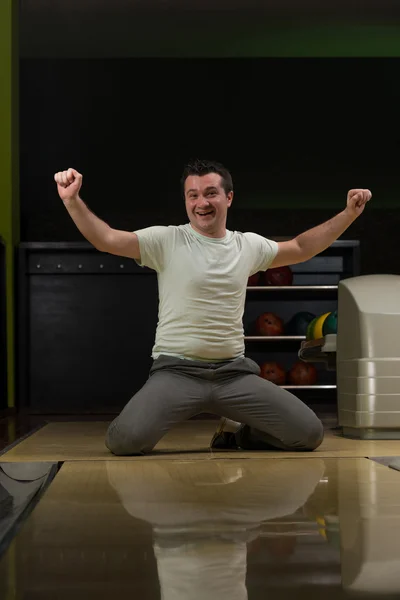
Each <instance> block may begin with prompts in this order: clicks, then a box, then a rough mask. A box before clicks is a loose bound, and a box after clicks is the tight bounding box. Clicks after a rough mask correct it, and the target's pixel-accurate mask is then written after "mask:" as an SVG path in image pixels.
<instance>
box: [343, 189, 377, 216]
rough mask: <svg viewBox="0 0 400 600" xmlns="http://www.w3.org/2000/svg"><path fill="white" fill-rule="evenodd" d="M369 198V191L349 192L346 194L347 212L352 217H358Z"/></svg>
mask: <svg viewBox="0 0 400 600" xmlns="http://www.w3.org/2000/svg"><path fill="white" fill-rule="evenodd" d="M371 198H372V194H371V192H370V191H369V190H350V191H349V193H348V194H347V207H346V209H347V212H349V213H350V214H351V215H352V216H353V217H359V216H360V215H361V213H362V212H363V210H364V208H365V205H366V203H367V202H368V201H369V200H371Z"/></svg>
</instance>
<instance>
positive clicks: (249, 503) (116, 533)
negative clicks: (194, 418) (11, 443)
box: [0, 458, 400, 600]
mask: <svg viewBox="0 0 400 600" xmlns="http://www.w3.org/2000/svg"><path fill="white" fill-rule="evenodd" d="M31 465H33V463H31ZM10 466H12V465H9V464H8V467H10ZM399 539H400V475H399V474H398V473H397V472H396V471H393V470H390V469H388V468H387V467H385V466H383V465H380V464H378V463H376V462H374V461H371V460H368V459H363V458H361V459H346V458H343V459H334V458H331V459H319V458H315V459H313V460H309V459H282V460H279V459H275V460H255V461H251V460H245V461H242V460H240V459H236V460H234V459H232V460H224V459H222V460H215V461H204V462H203V461H199V460H195V461H192V460H190V459H187V460H185V459H182V460H172V461H166V460H162V461H158V460H153V461H143V462H140V461H136V462H130V461H116V462H112V461H96V462H92V461H80V462H71V463H65V464H64V465H63V466H62V468H61V470H60V471H59V473H58V475H57V476H56V478H55V479H54V481H53V483H52V484H51V485H50V487H49V488H48V490H47V492H46V493H45V495H44V497H43V498H42V500H41V501H40V503H39V504H38V505H37V506H36V508H35V510H34V511H33V513H32V514H31V515H30V516H29V517H28V519H27V521H26V523H25V524H24V526H23V527H22V528H21V530H20V531H19V533H18V534H17V536H16V538H15V539H14V541H13V543H12V545H11V546H10V548H9V549H8V551H7V552H6V553H5V555H4V556H3V558H2V559H1V560H0V597H1V598H8V597H10V598H11V597H15V598H24V597H34V598H46V599H47V598H49V599H50V598H57V599H58V598H60V599H64V598H65V599H66V598H71V597H73V598H78V599H80V598H82V599H83V598H85V599H91V598H93V599H94V598H109V597H110V594H120V595H121V596H122V595H123V596H124V597H125V596H126V597H130V598H133V597H134V598H136V597H137V598H139V597H140V598H163V599H165V600H183V599H186V600H200V599H204V600H205V599H207V600H208V599H210V598H216V599H218V600H220V599H221V600H222V599H224V598H226V599H227V600H228V599H229V600H232V599H238V600H239V599H240V600H245V599H247V598H253V599H255V600H258V599H261V598H263V599H264V598H266V597H276V598H283V599H286V598H288V599H289V598H321V595H322V594H324V597H325V598H346V597H347V593H348V592H350V591H357V592H363V591H364V592H370V593H371V592H373V593H374V596H372V597H376V598H382V595H383V594H387V593H388V592H391V593H395V594H397V595H398V594H400V577H399V569H398V561H399V559H400V545H399ZM11 589H14V590H15V596H10V595H9V594H10V590H11Z"/></svg>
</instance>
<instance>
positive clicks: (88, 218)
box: [64, 196, 111, 250]
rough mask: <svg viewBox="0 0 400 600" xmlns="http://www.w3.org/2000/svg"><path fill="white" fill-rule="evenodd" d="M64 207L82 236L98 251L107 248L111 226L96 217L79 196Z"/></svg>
mask: <svg viewBox="0 0 400 600" xmlns="http://www.w3.org/2000/svg"><path fill="white" fill-rule="evenodd" d="M64 206H65V208H66V209H67V211H68V212H69V214H70V217H71V219H72V220H73V221H74V223H75V225H76V226H77V228H78V229H79V231H80V232H81V234H82V235H83V236H84V237H85V238H86V239H87V240H88V241H89V242H90V243H91V244H93V246H94V247H95V248H97V249H98V250H102V249H103V248H105V247H106V241H107V236H108V234H109V232H110V230H111V228H110V226H109V225H107V223H105V222H104V221H102V220H101V219H99V218H98V217H96V215H94V214H93V213H92V212H91V211H90V210H89V209H88V207H87V206H86V204H85V203H84V202H83V200H82V199H81V198H80V197H79V196H77V197H76V198H74V199H71V200H68V201H66V202H64Z"/></svg>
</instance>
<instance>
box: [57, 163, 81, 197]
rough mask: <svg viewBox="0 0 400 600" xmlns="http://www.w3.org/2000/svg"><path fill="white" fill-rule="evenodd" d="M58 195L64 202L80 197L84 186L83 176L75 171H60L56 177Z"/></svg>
mask: <svg viewBox="0 0 400 600" xmlns="http://www.w3.org/2000/svg"><path fill="white" fill-rule="evenodd" d="M54 181H55V182H56V184H57V190H58V194H59V196H60V198H61V200H62V201H63V202H68V201H69V200H74V199H75V198H77V197H78V195H79V190H80V189H81V186H82V175H81V174H80V173H78V171H75V169H68V171H60V172H59V173H56V174H55V175H54Z"/></svg>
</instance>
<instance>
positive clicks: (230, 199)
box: [227, 192, 233, 207]
mask: <svg viewBox="0 0 400 600" xmlns="http://www.w3.org/2000/svg"><path fill="white" fill-rule="evenodd" d="M227 198H228V207H229V206H230V205H231V204H232V200H233V192H229V194H228V196H227Z"/></svg>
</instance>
